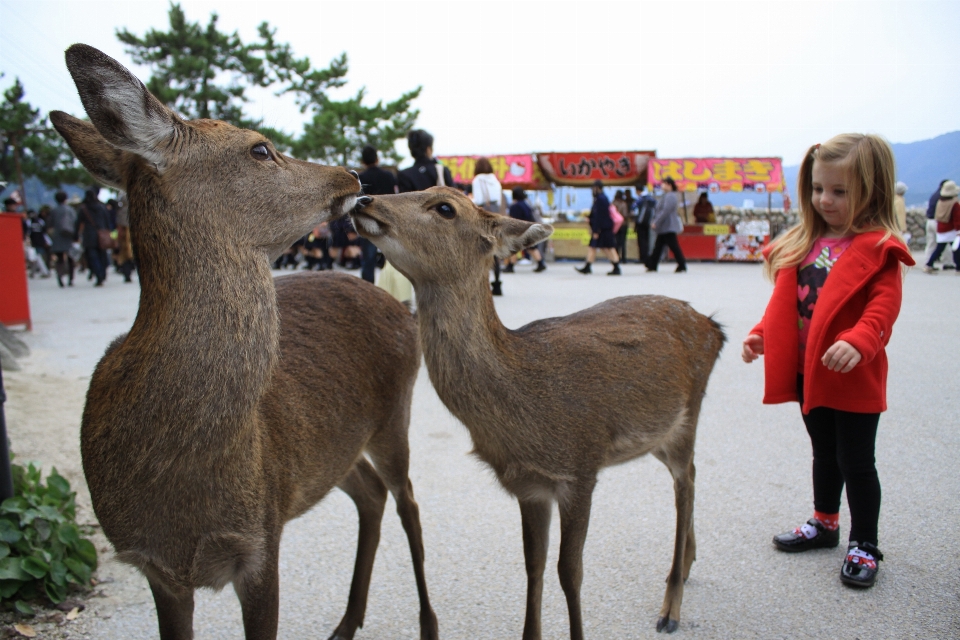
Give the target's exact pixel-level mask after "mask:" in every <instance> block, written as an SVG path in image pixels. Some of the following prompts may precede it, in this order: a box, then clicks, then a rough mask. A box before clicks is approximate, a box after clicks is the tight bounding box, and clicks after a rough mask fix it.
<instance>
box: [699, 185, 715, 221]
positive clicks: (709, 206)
mask: <svg viewBox="0 0 960 640" xmlns="http://www.w3.org/2000/svg"><path fill="white" fill-rule="evenodd" d="M693 220H694V222H696V224H713V223H714V222H716V221H717V216H716V215H714V213H713V203H711V202H710V200H709V199H708V198H707V192H706V191H704V192H703V193H701V194H700V199H699V200H697V204H696V205H694V207H693Z"/></svg>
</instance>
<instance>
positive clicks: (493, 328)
mask: <svg viewBox="0 0 960 640" xmlns="http://www.w3.org/2000/svg"><path fill="white" fill-rule="evenodd" d="M351 215H352V217H353V219H354V222H355V224H356V226H357V229H358V230H359V231H360V233H361V234H362V235H364V236H365V237H367V238H369V239H370V240H372V241H373V242H374V243H375V244H376V245H377V246H378V247H380V249H381V250H382V251H383V253H384V254H385V255H386V256H387V259H388V260H389V261H390V262H391V264H393V265H395V266H396V267H397V269H399V270H400V271H401V272H402V273H403V274H404V275H406V276H407V277H408V278H409V279H410V281H411V282H412V283H413V286H414V288H415V290H416V294H417V309H418V311H417V313H418V316H419V318H418V319H419V324H420V342H421V345H422V346H423V351H424V355H425V357H426V364H427V370H428V371H429V372H430V380H431V381H432V382H433V385H434V387H435V388H436V390H437V393H438V394H439V396H440V399H441V400H442V401H443V402H444V404H445V405H446V406H447V408H449V409H450V411H451V412H452V413H453V414H454V415H455V416H456V417H457V418H459V419H460V420H461V421H462V422H463V423H464V425H466V427H467V429H468V430H469V431H470V435H471V437H472V438H473V442H474V451H475V453H476V454H477V455H478V456H479V457H480V458H481V459H482V460H483V461H484V462H486V463H487V464H489V465H490V466H491V467H492V468H493V470H494V471H495V472H496V474H497V478H498V479H499V480H500V483H501V484H502V485H503V486H504V488H505V489H507V491H509V492H510V493H512V494H513V495H515V496H516V497H517V500H518V501H519V502H520V516H521V519H522V526H523V549H524V555H525V558H526V568H527V611H526V621H525V623H524V629H523V637H524V638H525V639H526V640H533V639H537V638H540V635H541V629H540V600H541V593H542V590H543V570H544V565H545V563H546V555H547V542H548V540H547V539H548V535H549V525H550V513H551V509H552V502H553V501H556V502H557V503H558V505H559V509H560V531H561V539H560V560H559V563H558V571H559V575H560V584H561V586H562V588H563V591H564V594H565V595H566V599H567V607H568V611H569V614H570V636H571V637H572V638H575V639H579V638H582V637H583V623H582V617H581V613H580V583H581V581H582V577H583V560H582V555H583V546H584V542H585V540H586V536H587V524H588V522H589V519H590V502H591V496H592V494H593V489H594V485H595V484H596V481H597V474H598V472H599V471H600V469H602V468H603V467H606V466H609V465H615V464H620V463H622V462H626V461H627V460H631V459H633V458H636V457H638V456H642V455H644V454H646V453H652V454H653V455H654V456H656V457H657V458H658V459H659V460H660V461H662V462H663V463H664V464H665V465H666V466H667V468H668V469H669V470H670V473H671V474H672V476H673V480H674V490H675V492H676V506H677V532H676V541H675V546H674V555H673V565H672V567H671V569H670V574H669V577H668V578H667V591H666V595H665V596H664V601H663V608H662V609H661V610H660V618H659V620H658V622H657V630H658V631H662V630H666V631H668V632H670V631H674V630H675V629H676V628H677V624H678V621H679V619H680V602H681V600H682V598H683V581H684V580H685V579H686V578H687V576H688V575H689V573H690V565H691V563H692V562H693V560H694V558H695V555H696V543H695V540H694V535H693V484H694V465H693V447H694V440H695V438H696V430H697V419H698V417H699V415H700V403H701V401H702V399H703V396H704V393H705V391H706V388H707V380H708V378H709V377H710V372H711V371H712V370H713V366H714V363H715V362H716V359H717V356H718V355H719V353H720V349H721V347H722V346H723V343H724V340H725V337H724V334H723V331H722V330H721V328H720V326H719V325H718V324H717V323H716V322H714V321H713V320H711V319H710V318H707V317H705V316H703V315H701V314H699V313H697V312H696V311H694V310H693V309H692V308H691V307H690V306H689V305H688V304H686V303H684V302H680V301H678V300H673V299H670V298H665V297H661V296H629V297H623V298H616V299H613V300H608V301H607V302H604V303H602V304H599V305H597V306H594V307H591V308H589V309H585V310H583V311H580V312H578V313H575V314H573V315H570V316H566V317H562V318H549V319H545V320H538V321H536V322H532V323H530V324H528V325H526V326H525V327H522V328H520V329H518V330H516V331H511V330H508V329H507V328H505V327H504V326H503V324H502V323H501V322H500V319H499V318H498V317H497V313H496V310H495V309H494V306H493V298H492V297H491V295H490V287H489V286H488V284H487V270H488V268H489V264H490V259H491V257H492V256H494V255H497V256H499V257H501V258H502V257H505V256H508V255H511V254H514V253H516V252H517V251H519V250H520V249H522V248H524V247H528V246H532V245H535V244H537V243H538V242H542V241H543V240H545V239H546V238H547V237H548V236H549V235H550V233H551V232H552V228H551V227H549V226H547V225H540V224H533V223H528V222H523V221H519V220H513V219H511V218H507V217H504V216H498V215H493V214H489V213H487V212H486V211H483V210H481V209H478V208H477V207H476V206H475V205H474V204H473V203H472V202H471V201H470V200H469V199H467V198H466V197H465V196H463V195H462V194H460V193H459V192H458V191H456V190H453V189H448V188H433V189H429V190H427V191H425V192H419V193H409V194H403V195H399V196H377V197H376V198H369V197H363V198H360V200H359V201H358V207H357V209H355V210H354V211H353V212H352V214H351Z"/></svg>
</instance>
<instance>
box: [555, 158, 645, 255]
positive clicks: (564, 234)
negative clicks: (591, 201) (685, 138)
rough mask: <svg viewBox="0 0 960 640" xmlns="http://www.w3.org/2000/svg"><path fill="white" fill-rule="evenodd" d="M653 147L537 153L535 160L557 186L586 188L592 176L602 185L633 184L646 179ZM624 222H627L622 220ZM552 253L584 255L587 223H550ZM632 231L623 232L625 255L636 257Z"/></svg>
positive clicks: (587, 243)
mask: <svg viewBox="0 0 960 640" xmlns="http://www.w3.org/2000/svg"><path fill="white" fill-rule="evenodd" d="M655 157H656V152H655V151H598V152H589V153H584V152H560V153H555V152H551V153H538V154H537V164H539V166H540V170H541V171H542V172H543V175H544V176H545V177H546V179H547V180H549V181H550V182H551V183H553V184H555V185H558V186H567V187H581V188H586V189H589V188H590V187H592V186H593V183H594V181H595V180H600V181H601V182H602V183H603V184H604V186H611V187H615V186H623V187H637V188H639V187H640V186H642V185H643V184H644V182H645V181H646V179H647V167H648V162H649V161H650V159H651V158H655ZM624 224H627V223H624ZM553 228H554V231H553V235H552V236H550V239H551V241H552V242H553V255H554V257H557V258H575V259H581V258H585V257H586V255H587V247H588V246H589V244H590V226H589V224H587V223H586V222H566V221H555V222H554V223H553ZM636 237H637V236H636V232H635V231H634V230H633V225H630V227H629V230H628V232H627V258H628V259H630V260H638V259H639V252H638V249H637V240H636Z"/></svg>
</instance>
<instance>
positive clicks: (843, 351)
mask: <svg viewBox="0 0 960 640" xmlns="http://www.w3.org/2000/svg"><path fill="white" fill-rule="evenodd" d="M862 357H863V356H861V355H860V352H859V351H857V350H856V349H855V348H854V347H853V345H852V344H850V343H849V342H847V341H846V340H837V341H836V342H834V343H833V346H831V347H830V348H829V349H827V352H826V353H825V354H823V357H822V358H821V359H820V362H822V363H823V366H825V367H826V368H827V369H829V370H830V371H839V372H840V373H847V372H848V371H851V370H852V369H853V368H854V367H855V366H857V363H858V362H860V359H861V358H862Z"/></svg>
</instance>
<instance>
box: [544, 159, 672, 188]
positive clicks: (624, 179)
mask: <svg viewBox="0 0 960 640" xmlns="http://www.w3.org/2000/svg"><path fill="white" fill-rule="evenodd" d="M655 156H656V152H654V151H604V152H599V153H538V154H537V162H539V164H540V169H541V170H542V171H543V175H545V176H546V177H547V179H548V180H549V181H550V182H553V183H554V184H559V185H566V186H572V187H589V186H590V185H591V184H593V181H594V180H601V181H602V182H603V183H604V184H606V185H633V184H640V183H642V182H643V181H644V178H645V177H646V175H647V161H648V160H649V159H650V158H653V157H655Z"/></svg>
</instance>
